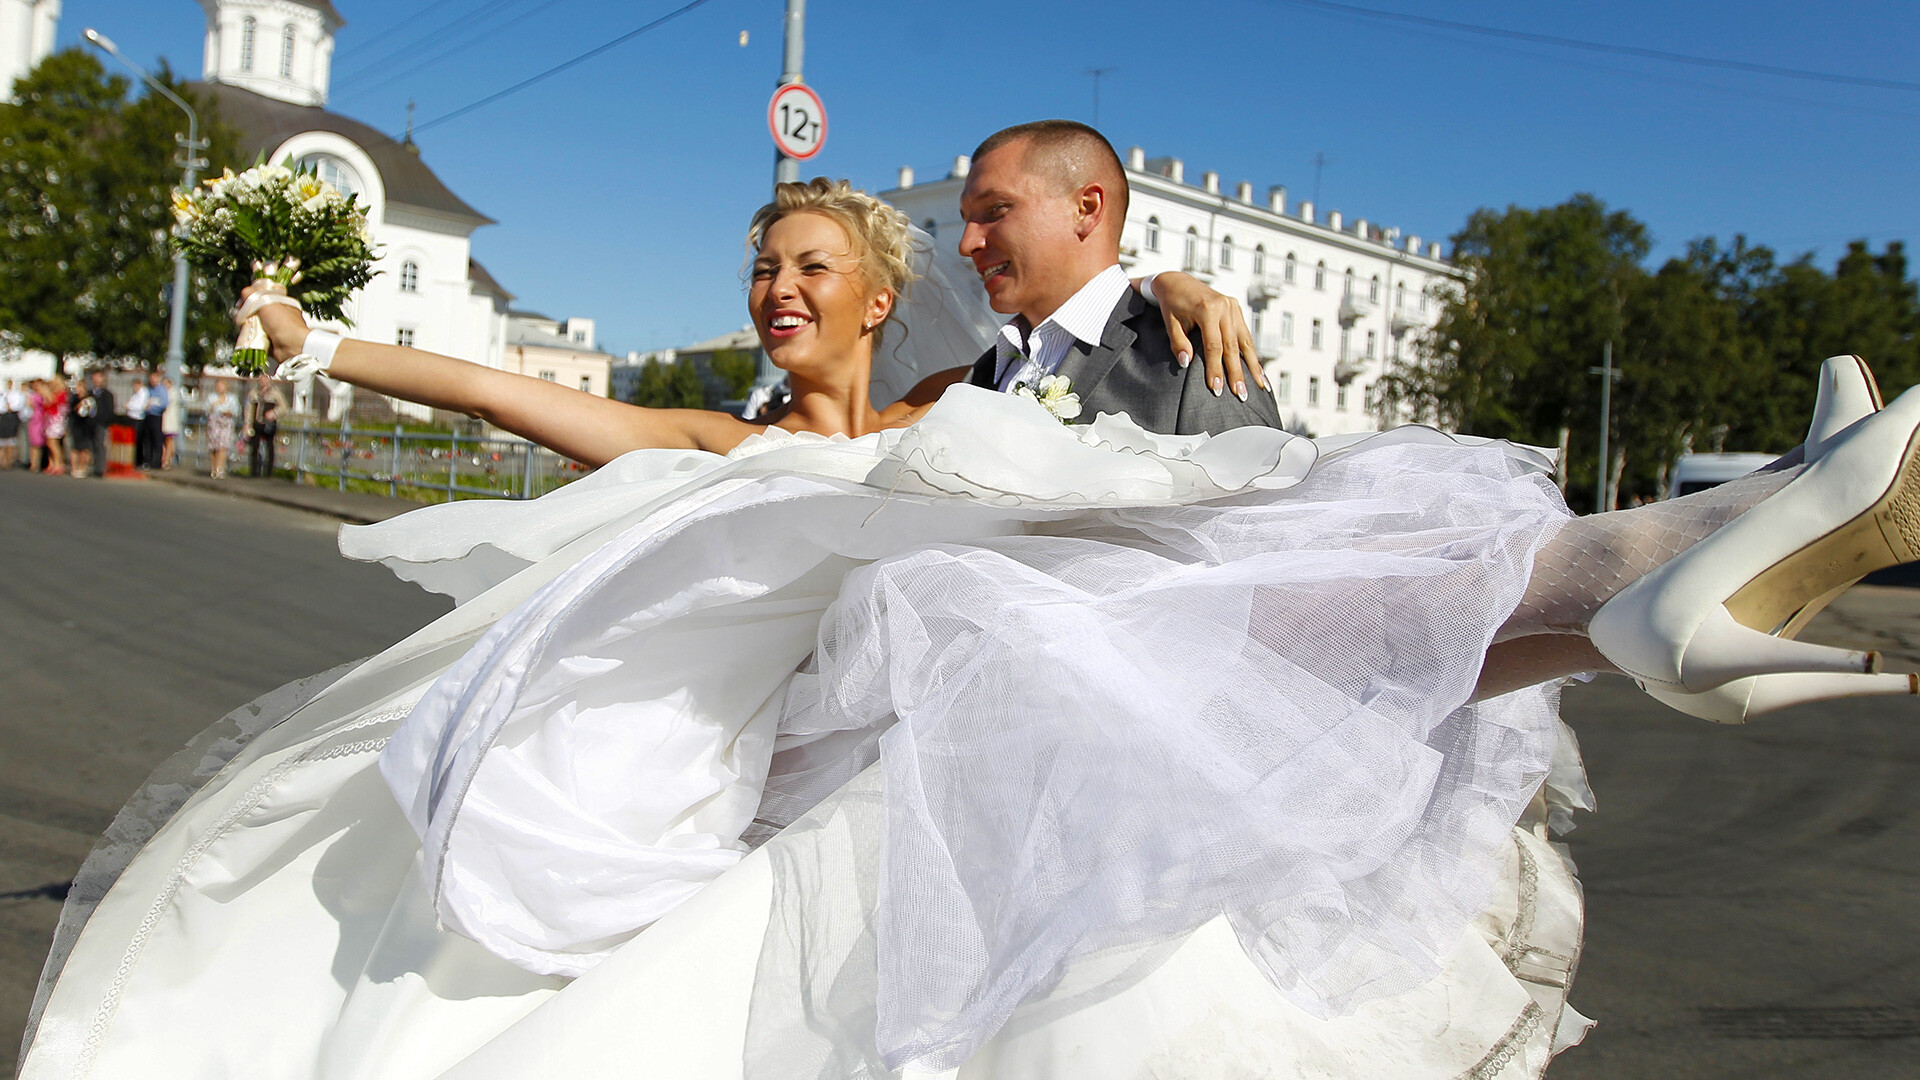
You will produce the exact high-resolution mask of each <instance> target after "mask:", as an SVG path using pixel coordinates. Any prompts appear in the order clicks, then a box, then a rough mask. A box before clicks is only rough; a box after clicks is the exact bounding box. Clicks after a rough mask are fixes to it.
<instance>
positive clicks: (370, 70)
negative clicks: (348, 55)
mask: <svg viewBox="0 0 1920 1080" xmlns="http://www.w3.org/2000/svg"><path fill="white" fill-rule="evenodd" d="M518 2H519V0H486V2H485V3H483V4H481V5H480V6H479V7H478V8H476V9H474V10H473V11H470V12H467V13H466V14H463V15H461V16H459V17H458V18H456V19H454V20H453V21H452V22H450V23H447V24H445V25H443V26H437V27H435V28H433V29H432V30H429V31H427V32H426V33H424V34H421V35H420V36H419V37H416V38H413V39H412V40H410V41H407V42H406V43H404V44H402V45H401V46H400V47H399V48H397V49H394V50H393V51H392V52H389V53H387V54H386V55H384V56H382V57H380V58H379V59H378V60H372V61H369V62H367V63H364V64H361V65H360V66H359V67H356V68H354V69H353V70H352V71H351V72H349V73H347V74H346V75H345V76H343V77H341V78H340V79H337V80H335V81H336V82H341V83H344V84H346V85H352V84H353V83H354V82H356V81H358V80H359V79H360V78H361V77H363V76H367V75H373V74H376V73H378V72H380V71H382V70H384V69H385V68H386V67H387V66H388V65H389V64H391V63H393V62H394V61H397V60H404V59H405V58H407V57H409V56H411V55H413V54H414V53H415V52H417V51H418V50H420V49H421V48H424V47H429V46H431V45H433V44H436V43H437V42H439V40H440V39H442V38H444V37H445V36H447V35H448V34H451V33H454V32H456V31H458V30H461V29H463V28H466V27H470V26H473V25H475V24H476V23H479V22H482V21H484V20H485V19H486V18H487V17H489V16H491V15H492V14H493V13H494V12H496V11H498V10H500V9H501V8H503V7H507V6H509V5H511V4H515V3H518ZM434 6H436V7H437V6H438V5H434Z"/></svg>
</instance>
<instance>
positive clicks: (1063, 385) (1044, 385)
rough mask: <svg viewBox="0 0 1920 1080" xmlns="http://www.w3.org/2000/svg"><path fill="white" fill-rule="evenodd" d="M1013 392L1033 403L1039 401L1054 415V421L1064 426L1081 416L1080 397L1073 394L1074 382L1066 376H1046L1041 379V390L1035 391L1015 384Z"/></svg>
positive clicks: (1019, 383)
mask: <svg viewBox="0 0 1920 1080" xmlns="http://www.w3.org/2000/svg"><path fill="white" fill-rule="evenodd" d="M1013 392H1014V393H1015V394H1016V395H1018V396H1020V397H1023V398H1027V399H1028V400H1031V401H1037V402H1039V403H1040V404H1041V405H1042V406H1044V407H1045V408H1046V410H1047V411H1048V412H1050V413H1052V414H1053V416H1054V419H1056V420H1058V421H1060V422H1061V423H1063V424H1071V423H1073V421H1074V418H1075V417H1077V416H1079V415H1080V395H1079V394H1076V393H1074V392H1073V382H1072V381H1071V380H1070V379H1068V378H1067V377H1066V376H1065V375H1045V376H1042V377H1041V379H1040V388H1039V389H1038V390H1035V389H1034V388H1033V387H1031V386H1028V385H1027V384H1026V383H1025V382H1017V383H1014V384H1013Z"/></svg>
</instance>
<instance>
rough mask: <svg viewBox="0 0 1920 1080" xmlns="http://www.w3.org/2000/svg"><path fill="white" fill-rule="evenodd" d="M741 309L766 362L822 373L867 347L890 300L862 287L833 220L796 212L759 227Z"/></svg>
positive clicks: (848, 244)
mask: <svg viewBox="0 0 1920 1080" xmlns="http://www.w3.org/2000/svg"><path fill="white" fill-rule="evenodd" d="M747 306H748V309H749V310H750V311H751V313H752V315H753V325H754V328H755V329H756V330H758V331H759V333H760V343H761V345H763V346H764V347H765V348H766V350H767V356H768V358H769V359H771V360H772V361H773V362H774V363H775V364H776V365H778V366H779V367H781V368H783V369H785V370H787V371H799V372H806V373H810V374H816V375H822V376H824V375H827V374H828V373H830V372H832V371H833V370H834V369H836V368H838V367H839V366H841V365H842V364H845V363H846V362H848V361H849V360H850V359H852V358H853V357H855V356H856V355H858V354H859V353H861V352H862V351H863V350H866V349H867V348H868V342H869V340H870V338H871V333H872V330H873V328H874V327H876V326H879V325H880V324H881V323H882V322H884V321H886V317H887V312H888V311H889V310H890V309H891V308H892V306H893V298H892V296H891V295H890V294H888V293H887V292H885V291H878V292H875V291H872V290H870V289H869V288H868V286H867V282H866V275H864V274H862V273H861V272H860V257H859V255H858V254H856V253H855V251H854V250H853V242H852V240H851V239H850V238H849V237H848V236H847V231H846V229H844V228H842V227H841V225H840V223H839V222H837V221H835V220H834V219H832V218H830V217H827V216H826V215H824V214H816V213H811V212H808V211H804V210H801V211H796V212H794V213H791V214H788V215H787V216H785V217H783V218H781V219H780V220H778V221H776V222H774V223H773V224H772V225H770V226H768V227H767V231H766V235H765V236H763V237H762V238H761V243H760V250H759V251H758V252H757V253H756V254H755V255H754V258H753V286H752V288H751V289H750V290H749V291H748V294H747Z"/></svg>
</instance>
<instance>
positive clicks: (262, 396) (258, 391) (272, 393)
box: [247, 373, 287, 476]
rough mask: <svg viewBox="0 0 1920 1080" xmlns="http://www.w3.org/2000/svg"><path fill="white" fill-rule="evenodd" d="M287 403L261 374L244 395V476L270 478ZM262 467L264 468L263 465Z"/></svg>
mask: <svg viewBox="0 0 1920 1080" xmlns="http://www.w3.org/2000/svg"><path fill="white" fill-rule="evenodd" d="M286 407H287V399H286V398H284V397H282V396H281V395H280V388H279V387H277V386H275V385H273V379H272V378H270V377H268V376H267V375H265V374H264V373H263V374H262V375H261V376H260V377H259V378H257V379H255V380H254V381H253V390H252V391H251V392H250V393H249V394H248V395H247V475H248V476H272V475H273V451H274V437H275V436H277V435H279V434H280V411H281V410H282V409H285V408H286ZM263 462H264V463H265V464H264V466H263V464H262V463H263Z"/></svg>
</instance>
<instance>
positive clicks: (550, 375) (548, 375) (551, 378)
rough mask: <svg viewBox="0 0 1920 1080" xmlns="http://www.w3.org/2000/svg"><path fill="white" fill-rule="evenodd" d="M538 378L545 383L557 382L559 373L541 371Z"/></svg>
mask: <svg viewBox="0 0 1920 1080" xmlns="http://www.w3.org/2000/svg"><path fill="white" fill-rule="evenodd" d="M540 377H541V378H542V379H545V380H546V381H548V382H559V381H560V373H559V372H557V371H551V370H549V371H542V372H541V373H540Z"/></svg>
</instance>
